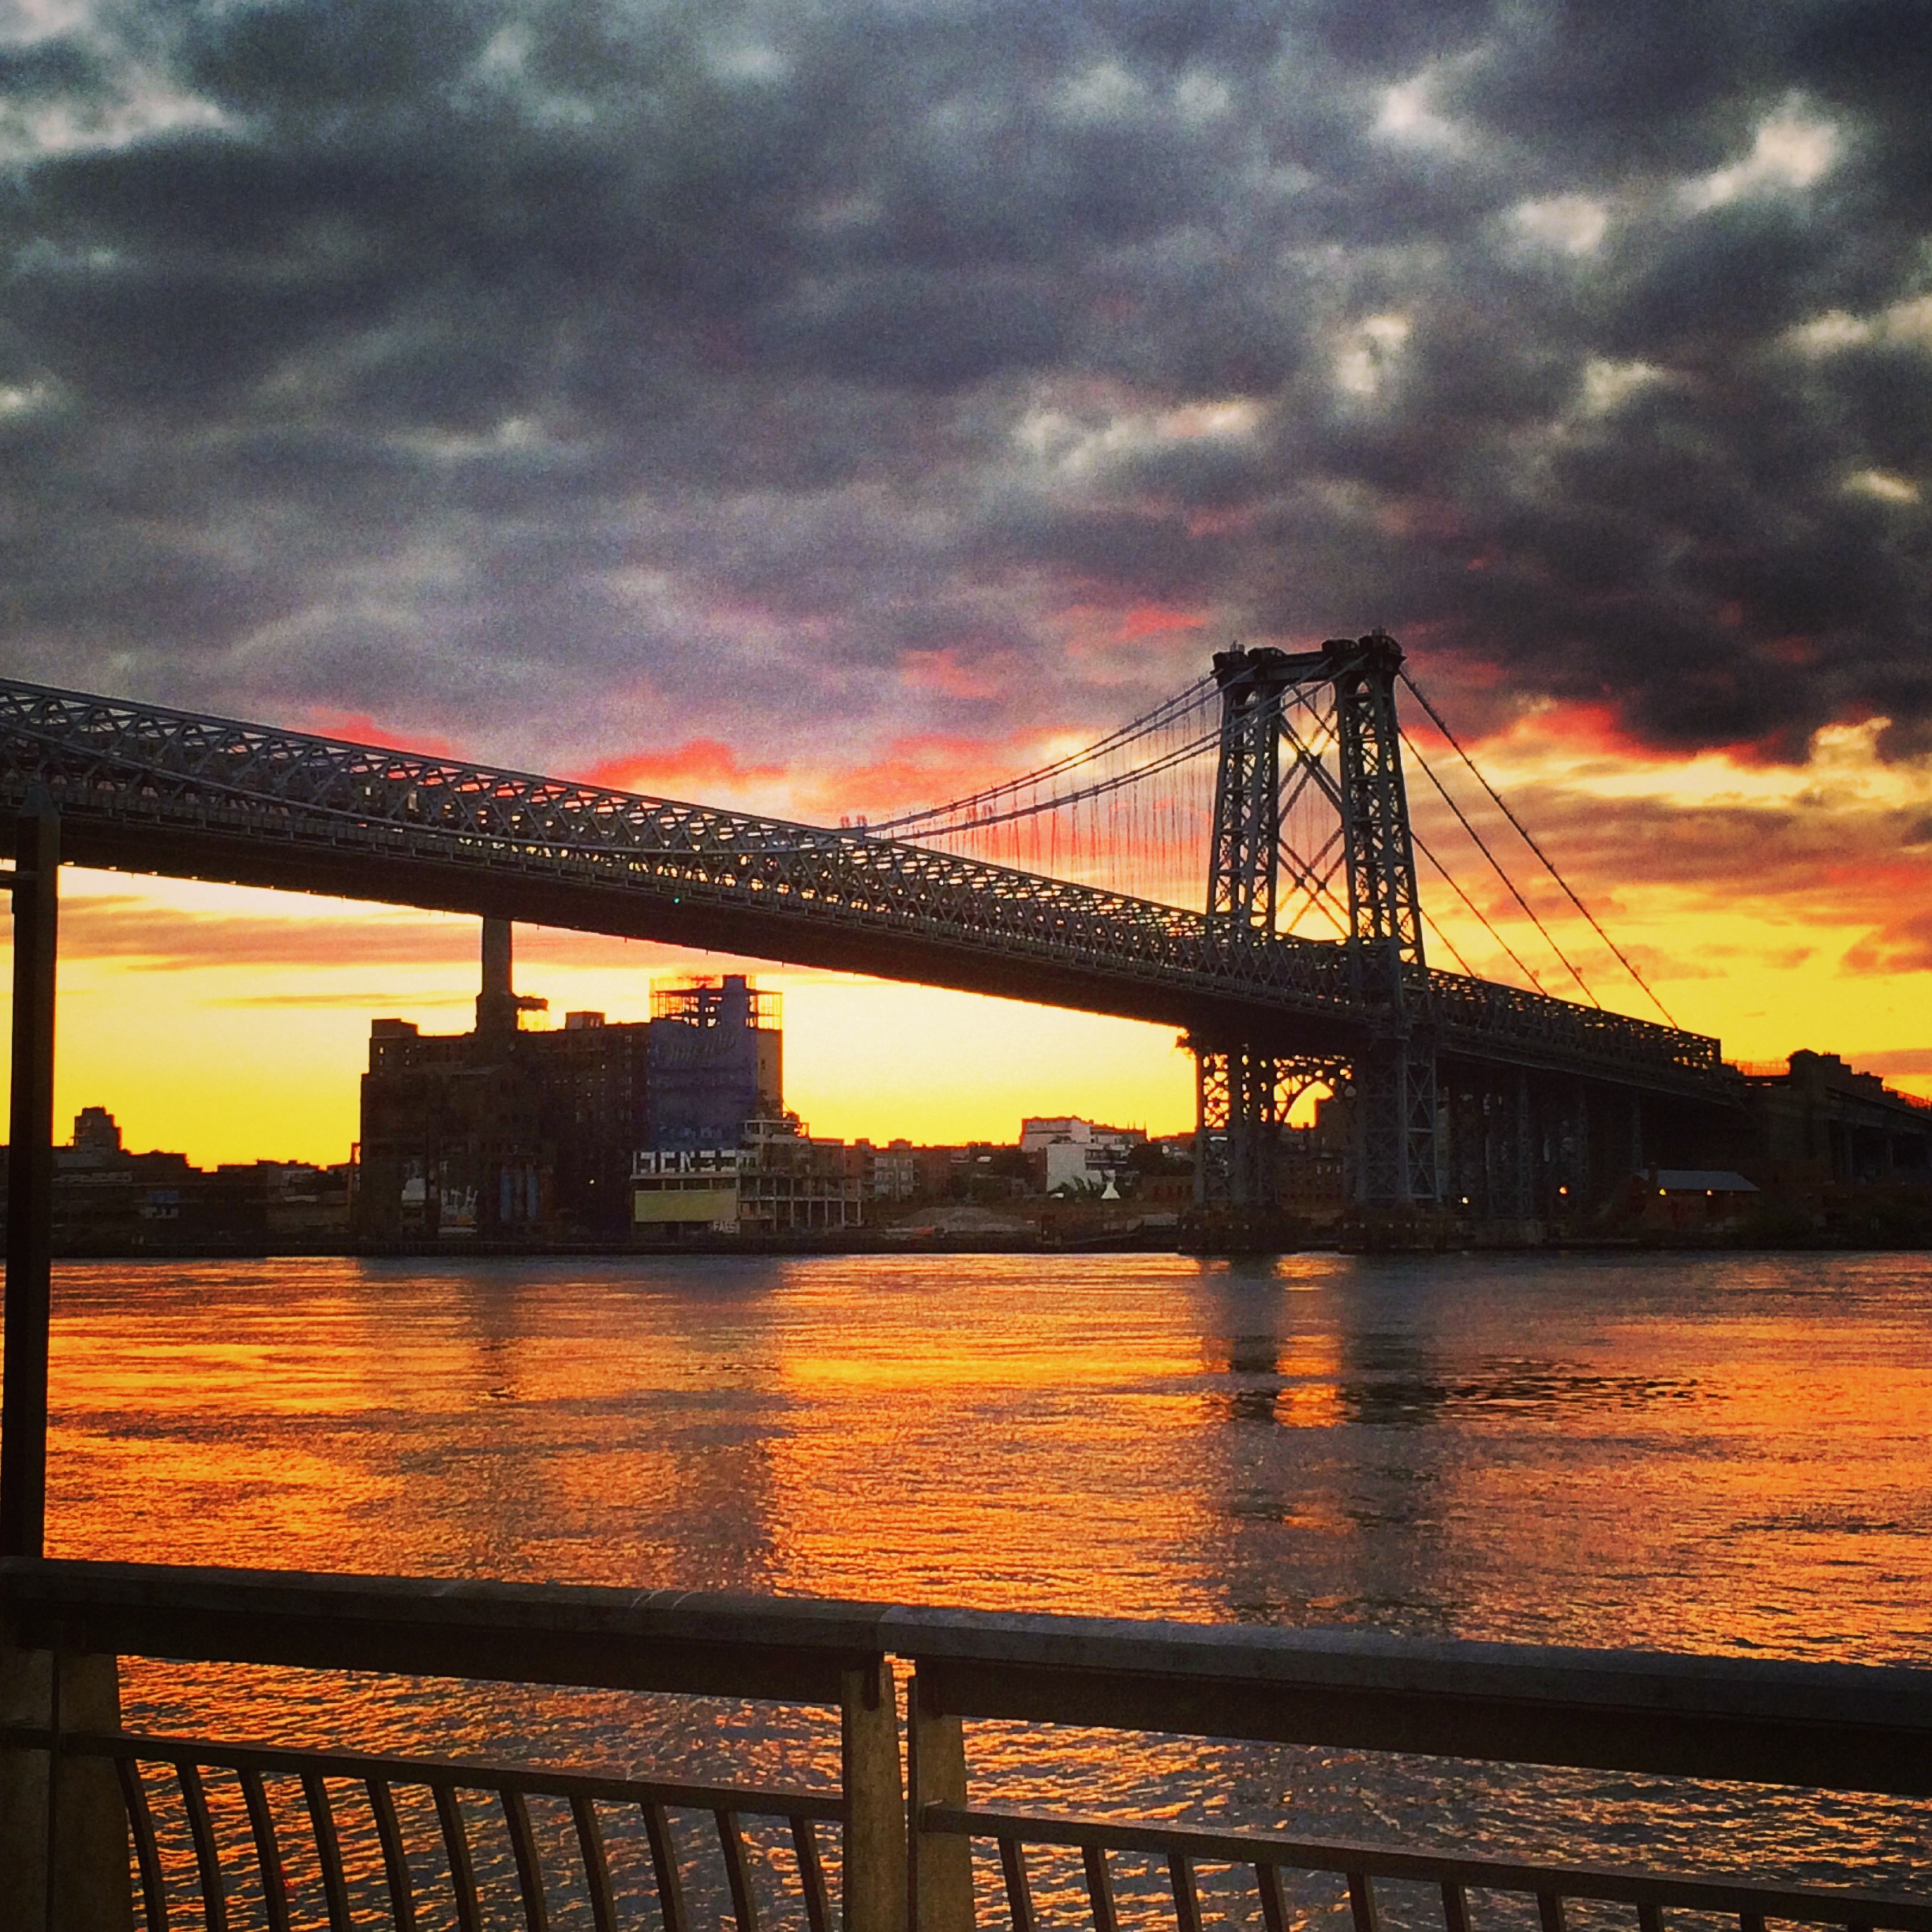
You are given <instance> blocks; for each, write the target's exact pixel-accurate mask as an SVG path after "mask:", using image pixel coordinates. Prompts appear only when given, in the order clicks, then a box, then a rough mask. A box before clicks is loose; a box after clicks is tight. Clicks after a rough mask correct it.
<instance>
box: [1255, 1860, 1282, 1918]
mask: <svg viewBox="0 0 1932 1932" xmlns="http://www.w3.org/2000/svg"><path fill="white" fill-rule="evenodd" d="M1254 1874H1255V1890H1256V1892H1258V1893H1260V1896H1261V1924H1262V1926H1263V1932H1288V1894H1287V1893H1286V1891H1284V1890H1283V1889H1282V1875H1281V1867H1280V1866H1279V1865H1257V1866H1256V1867H1255V1868H1254Z"/></svg>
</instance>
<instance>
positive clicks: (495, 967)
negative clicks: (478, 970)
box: [476, 919, 519, 1035]
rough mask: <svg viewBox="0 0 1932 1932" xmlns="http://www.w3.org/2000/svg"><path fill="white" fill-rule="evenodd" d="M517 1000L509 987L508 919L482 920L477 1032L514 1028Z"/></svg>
mask: <svg viewBox="0 0 1932 1932" xmlns="http://www.w3.org/2000/svg"><path fill="white" fill-rule="evenodd" d="M518 1006H519V1001H518V999H517V996H516V994H515V993H514V992H512V991H511V987H510V922H509V921H508V920H507V919H485V921H484V922H483V990H482V991H481V992H480V993H479V994H477V1003H476V1014H477V1032H478V1033H480V1034H484V1035H501V1034H504V1033H514V1032H515V1031H516V1024H517V1008H518Z"/></svg>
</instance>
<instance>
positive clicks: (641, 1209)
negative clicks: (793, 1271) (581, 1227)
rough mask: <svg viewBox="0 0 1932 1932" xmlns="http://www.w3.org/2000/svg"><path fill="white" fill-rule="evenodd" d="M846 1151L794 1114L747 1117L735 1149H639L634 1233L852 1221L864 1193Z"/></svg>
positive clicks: (801, 1228) (799, 1229)
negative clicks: (819, 1136) (810, 1129)
mask: <svg viewBox="0 0 1932 1932" xmlns="http://www.w3.org/2000/svg"><path fill="white" fill-rule="evenodd" d="M850 1151H851V1150H850V1149H848V1148H847V1146H846V1144H845V1143H844V1141H842V1140H822V1139H814V1137H813V1136H812V1135H811V1134H810V1133H807V1131H806V1129H805V1128H804V1126H803V1123H802V1122H801V1121H799V1119H798V1118H797V1117H796V1115H795V1114H785V1115H781V1116H780V1117H778V1118H774V1119H765V1120H752V1121H747V1122H746V1124H745V1127H744V1130H743V1136H742V1138H741V1139H740V1140H739V1144H737V1145H736V1147H717V1148H642V1149H640V1150H639V1151H638V1154H637V1156H636V1159H635V1163H633V1166H632V1169H631V1225H632V1230H633V1232H634V1234H635V1236H636V1237H637V1238H638V1240H640V1241H678V1240H687V1239H689V1238H691V1237H692V1236H694V1235H698V1234H740V1235H746V1236H767V1235H790V1234H826V1233H835V1232H837V1230H841V1229H844V1228H852V1227H857V1226H859V1225H860V1224H861V1222H863V1219H864V1217H865V1196H864V1193H863V1185H862V1183H861V1181H860V1179H859V1175H858V1174H857V1173H856V1172H855V1171H854V1170H853V1167H852V1163H851V1162H850V1161H849V1160H848V1158H847V1156H848V1154H849V1152H850Z"/></svg>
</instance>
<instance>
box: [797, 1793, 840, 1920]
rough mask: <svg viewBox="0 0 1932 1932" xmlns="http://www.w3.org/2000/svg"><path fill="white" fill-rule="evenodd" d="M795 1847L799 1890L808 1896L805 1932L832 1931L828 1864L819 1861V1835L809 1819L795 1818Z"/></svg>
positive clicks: (806, 1899)
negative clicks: (826, 1871)
mask: <svg viewBox="0 0 1932 1932" xmlns="http://www.w3.org/2000/svg"><path fill="white" fill-rule="evenodd" d="M792 1850H793V1851H794V1852H796V1853H797V1855H798V1868H799V1890H800V1891H801V1892H803V1893H804V1895H805V1932H832V1900H831V1895H830V1894H829V1893H828V1892H827V1891H826V1881H825V1867H824V1866H822V1864H820V1863H819V1862H818V1833H816V1832H815V1831H814V1829H812V1822H811V1819H810V1818H794V1819H792Z"/></svg>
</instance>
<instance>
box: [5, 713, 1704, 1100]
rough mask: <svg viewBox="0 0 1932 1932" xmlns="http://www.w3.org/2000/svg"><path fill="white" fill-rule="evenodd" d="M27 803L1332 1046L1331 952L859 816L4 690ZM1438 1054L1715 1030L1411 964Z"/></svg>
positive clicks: (401, 880)
mask: <svg viewBox="0 0 1932 1932" xmlns="http://www.w3.org/2000/svg"><path fill="white" fill-rule="evenodd" d="M33 798H44V799H47V801H48V802H50V803H52V804H54V805H55V806H56V807H58V809H59V811H60V812H61V814H62V821H63V825H62V843H63V850H64V852H65V854H66V856H67V857H68V858H69V859H72V860H73V861H75V862H77V863H82V864H87V865H96V866H102V867H110V868H114V869H118V870H122V871H136V872H148V873H154V874H163V875H165V876H168V877H173V878H204V879H215V880H222V881H227V882H233V883H236V884H241V885H249V886H271V887H277V888H281V889H288V890H293V891H300V892H317V893H334V894H337V895H339V896H340V897H345V898H350V899H361V900H374V901H377V902H380V903H384V904H397V905H410V906H419V907H423V908H429V909H432V910H438V911H444V912H464V913H472V914H476V915H481V916H494V917H499V918H505V919H519V920H522V921H526V922H529V923H534V924H540V925H549V926H560V927H571V928H574V929H575V930H580V931H586V932H598V933H610V934H621V935H623V936H625V937H628V938H645V939H657V940H664V941H669V942H673V943H676V944H680V945H697V946H706V947H710V948H713V949H719V950H722V951H726V952H732V953H741V954H745V955H748V956H751V957H758V958H767V959H773V960H788V961H795V962H797V963H799V964H810V965H815V966H823V967H830V968H840V969H843V970H847V971H851V972H863V973H871V974H874V975H878V976H880V977H882V978H886V979H905V980H913V981H917V982H919V983H924V984H927V985H931V986H942V987H955V988H958V989H960V990H964V991H968V992H975V993H990V994H999V995H1002V996H1004V997H1006V998H1015V999H1022V1000H1028V1001H1032V1002H1036V1003H1039V1004H1043V1005H1057V1006H1065V1007H1070V1008H1073V1009H1079V1010H1082V1011H1085V1012H1091V1013H1110V1014H1115V1015H1118V1016H1120V1017H1123V1018H1127V1019H1133V1020H1151V1021H1155V1022H1159V1023H1163V1024H1169V1025H1172V1026H1175V1027H1178V1028H1185V1029H1188V1030H1189V1031H1191V1032H1196V1033H1199V1034H1200V1035H1204V1036H1206V1037H1208V1038H1216V1037H1219V1038H1222V1039H1229V1040H1236V1039H1246V1040H1249V1041H1250V1042H1252V1043H1254V1044H1255V1045H1256V1046H1257V1047H1262V1048H1264V1049H1266V1050H1274V1051H1277V1052H1282V1053H1290V1052H1318V1053H1326V1054H1346V1053H1350V1052H1352V1051H1354V1050H1358V1049H1359V1047H1361V1045H1362V1044H1363V1043H1365V1040H1366V1039H1367V1038H1368V1028H1369V1025H1370V1021H1371V1016H1370V1014H1369V1013H1368V1009H1366V1007H1365V1005H1364V1003H1363V1002H1362V1000H1361V997H1360V995H1359V994H1358V993H1357V990H1356V989H1355V975H1354V966H1353V961H1352V960H1351V957H1350V953H1349V951H1348V949H1347V948H1346V946H1345V945H1342V944H1341V943H1339V942H1320V941H1314V940H1305V939H1297V938H1286V937H1280V936H1276V935H1271V934H1264V933H1261V932H1258V931H1256V930H1252V929H1250V928H1249V927H1245V926H1237V925H1234V924H1231V923H1229V922H1227V921H1226V920H1218V919H1210V918H1209V917H1207V915H1204V914H1203V913H1200V912H1189V911H1186V910H1184V909H1182V908H1176V907H1171V906H1163V905H1158V904H1153V903H1151V902H1150V901H1148V900H1140V899H1133V898H1129V897H1125V896H1124V895H1122V894H1120V893H1110V892H1106V891H1103V890H1101V889H1097V888H1095V887H1092V886H1083V885H1079V884H1076V883H1074V882H1070V881H1067V880H1062V879H1054V878H1044V877H1042V876H1040V875H1039V874H1032V873H1027V872H1021V871H1015V870H1013V869H1010V868H1008V867H1000V866H994V865H988V864H986V863H982V862H980V861H979V860H975V859H966V858H961V857H958V856H955V855H953V854H951V853H946V852H937V851H934V850H933V849H931V848H927V847H923V846H919V845H915V844H907V843H903V842H900V841H894V840H888V839H881V838H872V837H867V836H866V834H864V833H863V832H850V831H833V830H829V829H825V828H822V827H818V826H806V825H794V824H790V823H787V822H784V821H782V820H778V819H770V818H758V817H756V816H754V815H751V814H745V813H741V812H732V811H719V810H715V809H713V808H711V807H706V806H701V805H691V804H683V803H677V802H676V801H674V800H671V799H653V798H647V797H642V796H637V795H635V794H632V793H628V792H616V791H612V790H609V789H608V788H604V787H600V786H595V785H582V784H572V783H571V782H570V781H567V780H560V779H556V778H546V777H538V776H535V775H533V774H530V773H519V772H508V771H500V770H492V769H488V768H486V767H483V766H473V765H468V764H464V763H462V762H458V761H455V760H450V759H444V758H431V757H425V756H422V755H421V754H416V753H412V752H403V751H391V750H387V749H384V748H382V747H374V746H369V745H358V744H354V743H346V742H343V741H339V740H337V739H328V738H321V737H316V736H309V735H307V734H304V733H299V732H284V731H277V730H273V729H271V728H265V727H263V726H260V725H247V724H241V723H238V722H235V721H231V720H227V719H222V718H211V717H200V716H197V715H195V714H193V713H187V712H182V711H176V710H166V709H163V708H162V707H160V706H152V705H144V704H137V703H133V702H125V701H122V700H119V699H114V698H100V697H94V696H90V695H86V694H84V693H79V692H72V691H57V690H53V689H49V688H47V687H43V686H39V685H34V684H27V683H19V682H16V681H13V680H0V803H4V804H5V805H6V806H7V807H9V808H12V809H16V810H17V809H18V808H19V807H21V805H22V804H23V803H26V802H28V800H29V799H33ZM1429 985H1430V990H1431V995H1432V1005H1433V1009H1434V1012H1435V1014H1436V1024H1437V1027H1438V1034H1439V1039H1440V1046H1441V1050H1442V1051H1443V1053H1444V1054H1447V1055H1448V1056H1450V1057H1451V1058H1467V1059H1472V1060H1477V1061H1493V1062H1501V1063H1505V1064H1510V1065H1522V1066H1526V1067H1531V1068H1537V1069H1546V1070H1552V1071H1561V1072H1567V1073H1578V1074H1582V1075H1587V1076H1592V1077H1595V1078H1599V1079H1609V1080H1619V1081H1621V1082H1624V1083H1627V1084H1631V1085H1634V1086H1637V1087H1639V1088H1643V1089H1646V1090H1647V1091H1659V1092H1672V1093H1677V1094H1680V1095H1684V1096H1686V1097H1698V1098H1722V1097H1724V1096H1726V1095H1728V1093H1729V1091H1730V1089H1731V1088H1732V1086H1733V1085H1735V1084H1736V1083H1735V1078H1734V1076H1731V1075H1730V1073H1729V1072H1728V1069H1725V1068H1724V1065H1723V1063H1722V1060H1721V1057H1720V1054H1719V1051H1718V1047H1717V1042H1716V1041H1715V1040H1713V1039H1705V1038H1704V1037H1702V1036H1701V1035H1696V1034H1690V1033H1683V1032H1677V1031H1676V1030H1674V1029H1672V1028H1668V1027H1661V1026H1656V1025H1653V1024H1649V1023H1648V1022H1646V1021H1643V1020H1634V1019H1631V1018H1628V1017H1625V1016H1623V1015H1622V1014H1618V1013H1606V1012H1602V1011H1600V1010H1598V1009H1595V1008H1593V1007H1586V1006H1578V1005H1573V1004H1571V1002H1567V1001H1563V1000H1556V999H1551V998H1546V997H1544V996H1543V995H1541V994H1532V993H1526V992H1523V991H1521V990H1518V989H1517V988H1515V987H1507V986H1500V985H1497V984H1496V983H1493V982H1491V981H1488V980H1482V979H1470V978H1468V977H1466V976H1465V975H1461V974H1456V973H1445V972H1432V973H1431V974H1430V975H1429Z"/></svg>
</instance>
